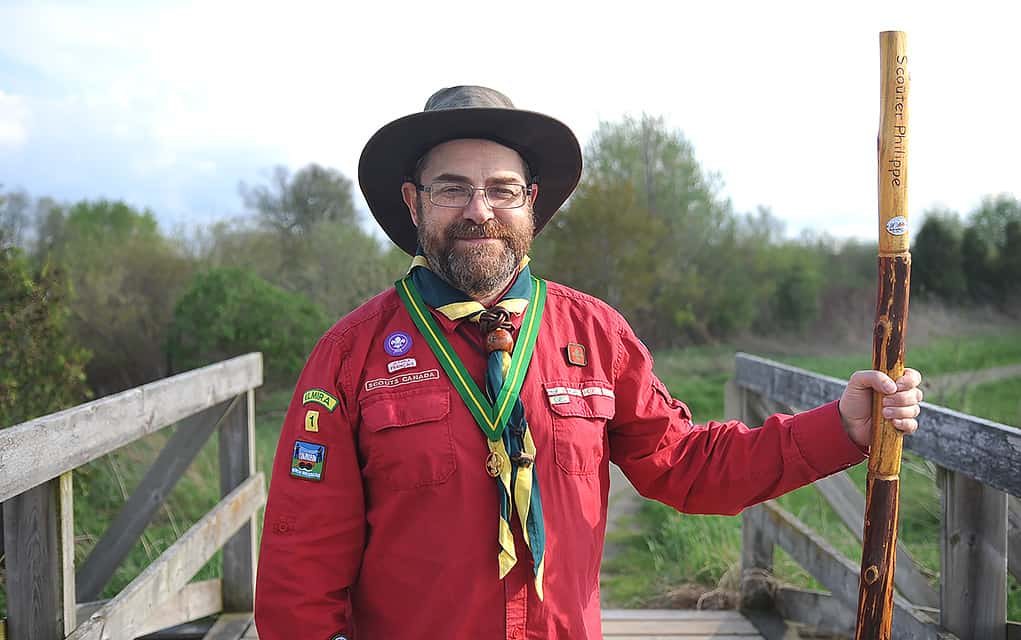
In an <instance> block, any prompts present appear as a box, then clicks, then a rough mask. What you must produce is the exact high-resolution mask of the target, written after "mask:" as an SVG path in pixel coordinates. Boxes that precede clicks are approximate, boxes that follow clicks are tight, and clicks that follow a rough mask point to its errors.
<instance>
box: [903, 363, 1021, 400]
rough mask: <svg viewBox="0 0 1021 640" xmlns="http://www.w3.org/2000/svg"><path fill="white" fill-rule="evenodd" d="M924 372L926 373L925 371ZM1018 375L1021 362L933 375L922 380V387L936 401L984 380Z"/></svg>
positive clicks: (991, 380)
mask: <svg viewBox="0 0 1021 640" xmlns="http://www.w3.org/2000/svg"><path fill="white" fill-rule="evenodd" d="M922 373H923V374H924V373H925V372H924V371H923V372H922ZM1017 376H1021V364H1009V365H1005V366H1002V367H990V368H988V369H977V370H975V371H959V372H957V373H948V374H945V375H942V376H933V377H931V378H927V379H926V380H924V381H923V382H922V388H923V389H924V390H925V394H926V396H928V398H929V399H931V400H933V401H936V399H937V398H939V397H941V396H944V395H946V394H948V393H954V392H957V391H960V390H962V389H965V388H967V387H972V386H975V385H977V384H982V383H983V382H995V381H997V380H1003V379H1004V378H1015V377H1017Z"/></svg>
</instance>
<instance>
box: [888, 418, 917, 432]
mask: <svg viewBox="0 0 1021 640" xmlns="http://www.w3.org/2000/svg"><path fill="white" fill-rule="evenodd" d="M890 424H892V425H893V428H894V429H896V430H897V431H900V432H901V433H904V434H911V433H914V432H915V430H916V429H918V421H916V420H915V419H914V418H902V419H898V420H891V421H890Z"/></svg>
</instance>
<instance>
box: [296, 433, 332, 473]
mask: <svg viewBox="0 0 1021 640" xmlns="http://www.w3.org/2000/svg"><path fill="white" fill-rule="evenodd" d="M325 463H326V447H324V446H323V445H321V444H315V443H314V442H305V441H304V440H295V441H294V453H293V454H292V456H291V475H292V476H294V477H295V478H302V479H304V480H315V481H316V482H319V481H320V480H322V479H323V465H324V464H325Z"/></svg>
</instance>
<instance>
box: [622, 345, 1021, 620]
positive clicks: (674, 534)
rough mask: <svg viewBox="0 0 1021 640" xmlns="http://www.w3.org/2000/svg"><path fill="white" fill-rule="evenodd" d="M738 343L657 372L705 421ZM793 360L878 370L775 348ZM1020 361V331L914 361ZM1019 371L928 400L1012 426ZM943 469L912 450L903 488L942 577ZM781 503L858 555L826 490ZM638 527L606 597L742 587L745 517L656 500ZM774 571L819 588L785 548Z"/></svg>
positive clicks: (905, 514)
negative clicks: (939, 481)
mask: <svg viewBox="0 0 1021 640" xmlns="http://www.w3.org/2000/svg"><path fill="white" fill-rule="evenodd" d="M733 355H734V350H733V349H726V348H698V349H685V350H678V351H671V352H666V353H660V354H658V355H657V360H656V370H657V372H658V373H659V374H660V376H661V377H662V378H663V380H664V382H665V383H666V384H667V386H668V387H670V389H671V392H672V393H673V394H674V395H675V396H676V397H678V398H680V399H681V400H683V401H685V402H686V403H688V404H689V406H690V407H691V408H692V412H693V413H694V415H695V419H696V420H697V421H699V422H704V421H706V420H709V419H720V418H723V417H724V416H723V415H722V414H723V383H724V382H725V381H726V379H727V378H728V377H729V375H730V371H731V370H732V367H733ZM771 357H773V358H775V359H777V360H781V361H784V362H787V363H789V364H792V365H795V366H799V367H803V368H806V369H811V370H814V371H818V372H820V373H825V374H827V375H831V376H835V377H839V378H846V377H847V376H848V375H849V374H850V373H851V372H852V371H854V370H857V369H862V368H869V367H870V355H869V354H868V353H861V354H851V355H837V356H827V357H820V356H791V355H786V354H785V355H777V354H772V356H771ZM1019 362H1021V331H1008V332H1003V333H1001V334H999V335H973V336H966V337H958V338H939V339H935V340H932V341H930V342H929V343H927V344H925V345H921V346H917V347H914V348H912V349H911V350H910V351H909V358H908V365H909V366H913V367H915V368H918V369H919V370H921V371H923V372H924V374H925V375H926V376H930V377H935V376H940V375H944V374H949V373H954V372H960V371H968V370H973V369H984V368H989V367H995V366H1002V365H1008V364H1016V363H1019ZM1019 398H1021V378H1010V379H1005V380H1000V381H996V382H989V383H984V384H979V385H975V386H972V387H966V388H963V389H958V390H954V391H950V392H947V393H945V394H943V395H942V396H941V397H928V398H927V400H929V401H931V402H936V403H938V404H941V405H944V406H947V407H951V408H954V409H957V410H960V411H964V412H967V413H971V414H974V415H978V416H982V417H985V418H989V419H991V420H995V421H998V422H1003V423H1005V424H1010V425H1014V426H1021V401H1019ZM865 472H866V469H865V465H859V466H858V467H856V468H854V469H853V470H851V474H852V477H853V478H854V480H855V482H856V483H857V484H858V486H860V487H864V485H865ZM935 474H936V470H935V468H934V466H933V465H932V464H931V463H928V462H927V461H925V460H923V459H919V458H917V457H914V456H911V455H910V454H908V455H905V458H904V471H903V474H902V485H901V486H902V488H901V492H902V493H901V518H900V528H899V531H900V539H901V541H902V542H904V543H905V544H906V545H907V547H908V549H909V550H910V552H911V553H912V555H913V556H914V557H915V558H916V559H917V560H918V561H919V562H920V563H921V564H922V566H923V567H925V569H926V570H927V571H928V572H929V574H930V575H931V576H932V578H933V580H934V584H935V579H936V576H937V573H938V570H939V537H938V534H939V527H940V522H939V518H940V504H939V493H938V491H937V489H936V484H935ZM779 502H780V504H781V505H782V506H783V507H784V508H785V509H787V510H788V511H791V512H792V513H794V515H796V516H797V517H798V518H800V519H801V520H802V521H803V522H805V523H807V524H808V525H809V526H810V527H812V528H813V529H815V530H816V531H818V532H819V533H821V534H822V535H823V536H824V537H826V539H827V540H829V541H830V542H831V543H833V544H834V546H836V547H837V548H838V549H839V550H840V551H841V552H843V553H844V554H845V555H847V556H848V557H850V558H852V559H853V560H856V559H857V558H859V557H860V554H861V545H860V543H859V542H858V541H857V540H856V539H855V538H854V536H853V535H852V534H851V533H850V532H849V531H848V530H847V529H846V528H845V527H844V526H843V525H842V524H841V523H840V521H839V520H838V518H837V517H836V516H835V515H834V514H833V512H832V510H831V509H830V508H829V505H828V504H827V503H826V501H825V500H824V499H823V498H822V496H821V495H820V494H819V493H818V492H817V491H816V490H815V489H814V488H812V487H805V488H802V489H799V490H797V491H794V492H792V493H790V494H788V495H786V496H783V497H781V498H780V499H779ZM636 521H637V522H636V523H635V524H636V525H637V526H636V527H634V528H633V530H632V531H630V532H624V533H619V534H616V535H615V536H614V540H613V541H614V542H615V543H616V544H617V548H618V549H620V550H621V551H620V552H619V554H618V555H617V556H616V557H614V558H612V559H611V560H610V561H609V562H607V564H606V565H605V566H604V582H603V585H604V596H605V597H606V599H607V600H608V601H609V602H611V603H612V604H615V605H618V606H635V607H640V606H651V605H658V606H668V605H670V604H676V603H678V602H684V601H690V598H691V593H692V591H694V592H695V593H698V592H699V589H694V590H693V589H692V588H691V585H692V583H694V584H697V585H700V586H701V590H702V591H705V590H709V589H714V588H721V589H724V590H726V589H730V590H734V589H736V588H737V586H738V575H737V573H738V571H739V569H738V567H739V563H740V544H741V532H740V519H739V518H730V517H720V516H694V515H681V514H678V513H676V512H674V511H673V510H671V509H670V508H668V507H665V506H663V505H660V504H658V503H652V502H646V503H643V505H642V507H641V509H640V510H639V513H638V515H637V516H636ZM775 570H776V575H777V576H778V577H779V578H780V579H781V580H784V581H786V582H789V583H791V584H794V585H797V586H802V587H812V588H820V587H819V585H817V584H816V583H815V582H814V581H813V580H812V579H811V577H810V576H808V575H807V574H806V573H805V571H804V570H802V569H801V568H800V567H799V566H797V565H796V564H795V563H794V562H793V561H792V560H791V559H790V558H789V557H787V556H786V554H784V553H783V552H782V551H779V552H778V556H777V565H776V568H775ZM1008 606H1009V614H1010V617H1011V618H1012V619H1019V618H1021V590H1019V587H1018V585H1017V584H1016V583H1015V582H1014V581H1013V579H1012V580H1011V584H1010V596H1009V602H1008Z"/></svg>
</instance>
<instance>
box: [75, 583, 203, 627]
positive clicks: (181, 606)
mask: <svg viewBox="0 0 1021 640" xmlns="http://www.w3.org/2000/svg"><path fill="white" fill-rule="evenodd" d="M108 602H110V601H109V600H102V601H99V602H86V603H83V604H80V605H78V617H79V618H80V619H82V620H86V619H88V618H89V617H91V616H92V614H94V613H96V612H97V611H99V610H100V609H102V608H103V606H105V605H106V604H107V603H108ZM222 608H223V603H222V602H221V601H220V581H219V579H213V580H202V581H200V582H192V583H191V584H187V585H185V586H184V587H183V588H182V589H181V590H180V591H178V592H177V593H175V594H174V595H172V596H170V597H169V598H168V599H167V600H164V601H163V603H162V604H161V605H160V606H159V607H158V608H157V609H156V611H154V612H153V614H152V616H151V617H150V618H148V619H147V620H145V621H143V622H142V625H141V626H140V627H139V628H138V630H137V631H135V636H134V637H139V636H144V635H148V634H150V633H154V632H156V631H161V630H163V629H167V628H168V627H174V626H177V625H180V624H183V623H185V622H191V621H192V620H200V619H202V618H205V617H208V616H211V615H213V614H216V613H219V612H220V610H221V609H222Z"/></svg>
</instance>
